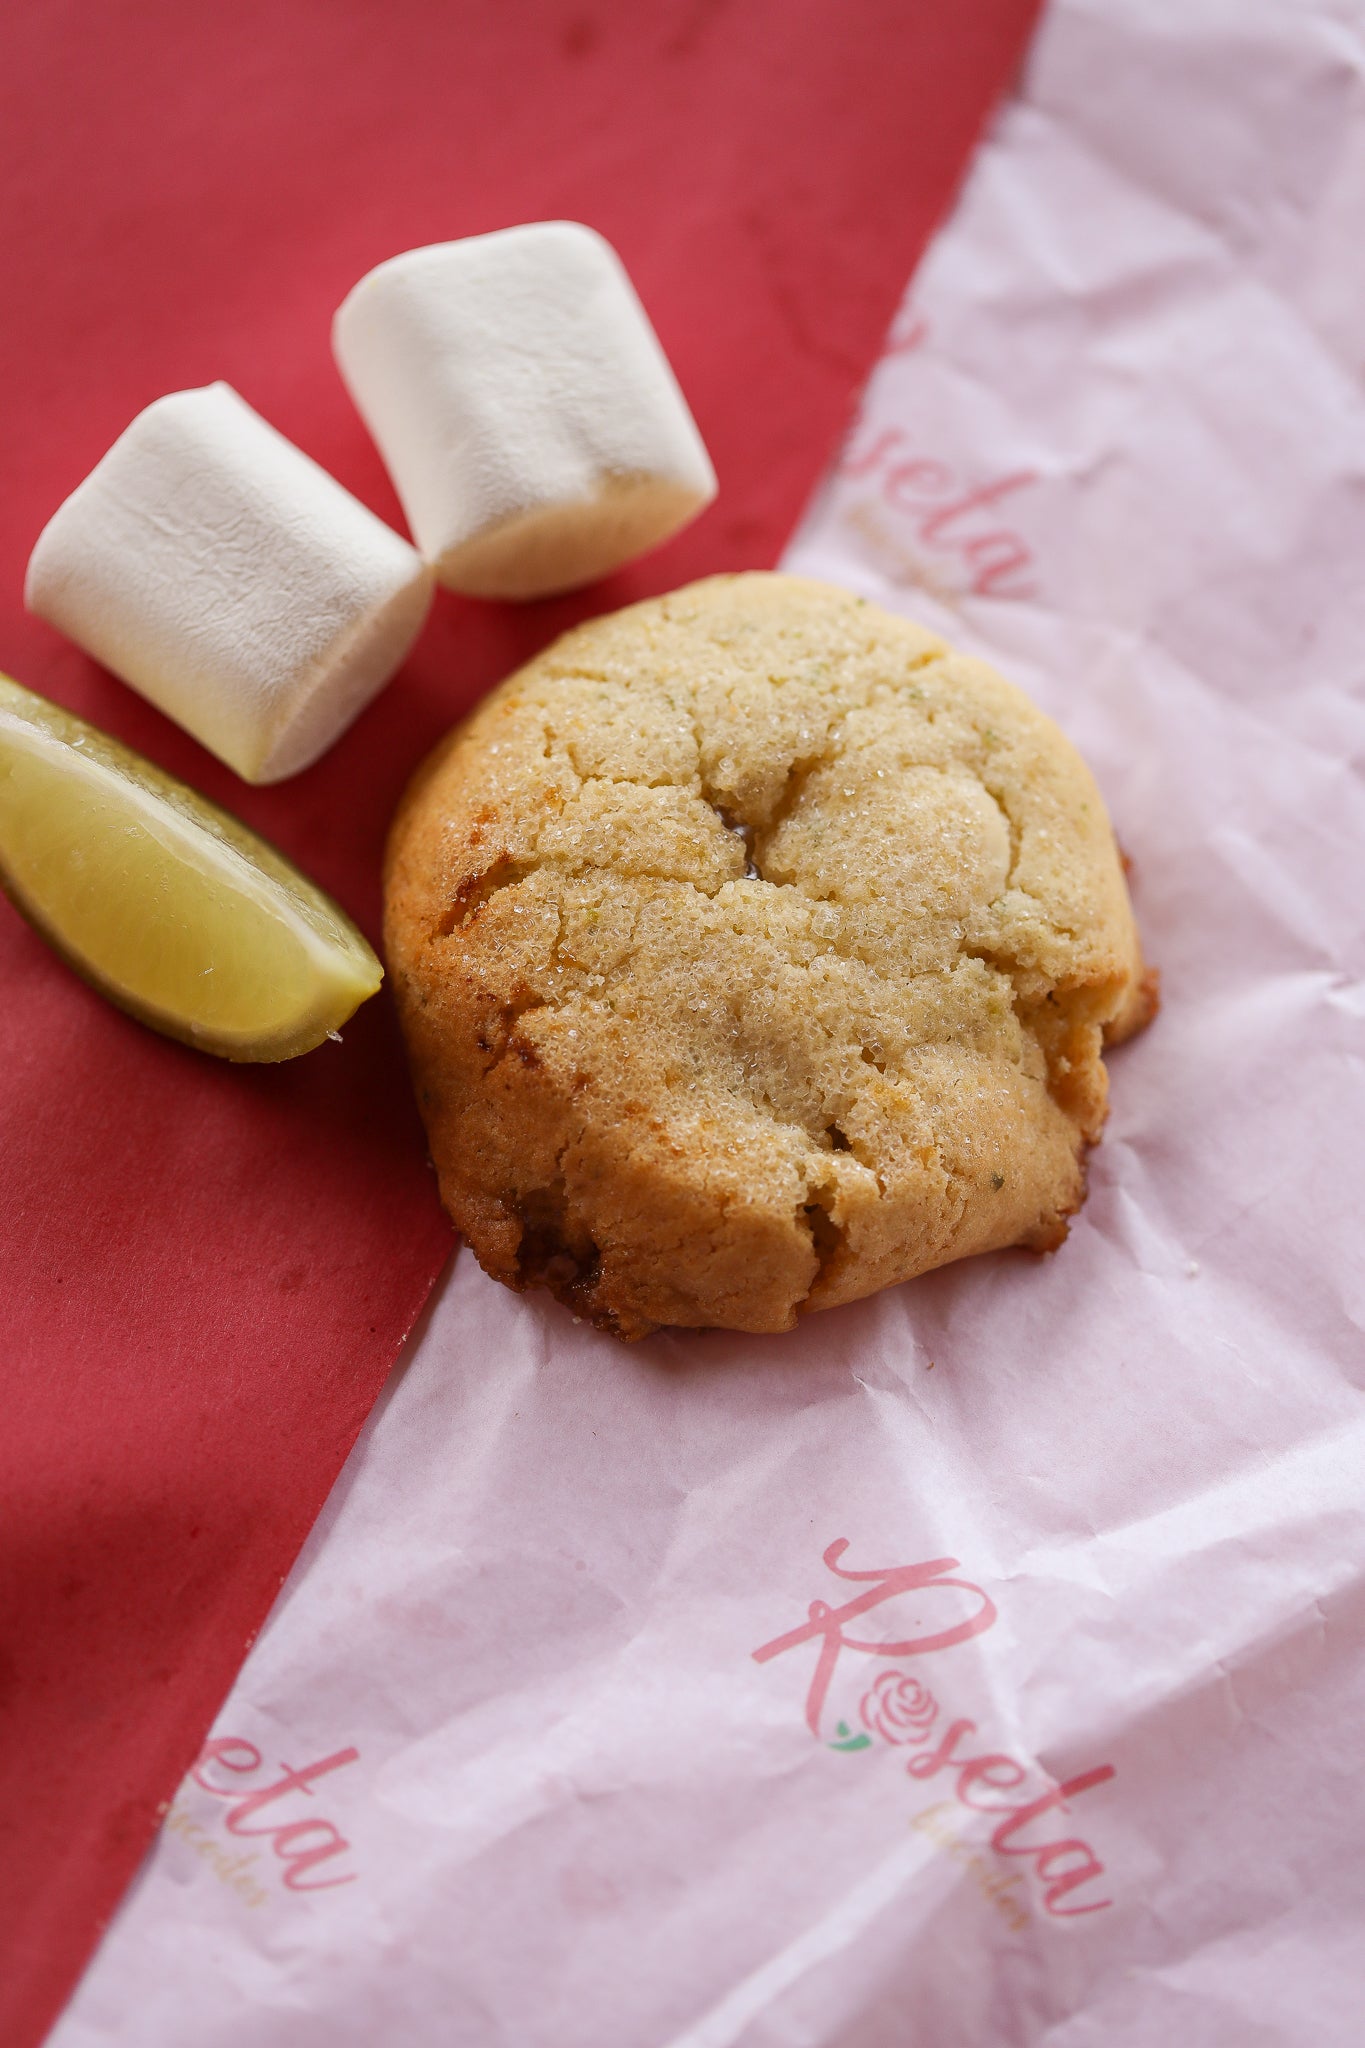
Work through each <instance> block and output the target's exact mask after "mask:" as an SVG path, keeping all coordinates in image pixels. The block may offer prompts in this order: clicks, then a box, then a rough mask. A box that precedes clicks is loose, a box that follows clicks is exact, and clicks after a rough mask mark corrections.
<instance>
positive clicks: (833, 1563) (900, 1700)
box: [753, 1537, 1115, 1919]
mask: <svg viewBox="0 0 1365 2048" xmlns="http://www.w3.org/2000/svg"><path fill="white" fill-rule="evenodd" d="M847 1549H848V1539H847V1538H846V1537H841V1538H840V1540H839V1541H838V1542H837V1543H831V1544H830V1546H829V1548H828V1550H826V1551H825V1553H824V1563H825V1565H826V1566H827V1568H828V1569H829V1570H830V1571H832V1572H833V1573H834V1575H835V1577H836V1578H840V1579H844V1580H853V1581H858V1582H860V1583H862V1584H864V1585H865V1586H866V1591H864V1592H861V1593H858V1594H855V1595H854V1596H853V1597H852V1598H850V1599H848V1600H846V1601H844V1602H843V1604H842V1605H841V1606H838V1607H834V1606H831V1605H830V1603H829V1602H828V1601H826V1600H812V1601H811V1603H810V1606H809V1608H808V1609H807V1617H808V1618H807V1620H806V1621H804V1622H803V1623H802V1624H801V1625H800V1627H799V1628H794V1629H789V1630H788V1631H787V1633H786V1634H785V1635H781V1636H775V1637H774V1638H773V1640H772V1641H771V1642H770V1643H764V1644H762V1645H761V1647H760V1648H759V1649H757V1650H755V1651H754V1652H753V1656H754V1661H755V1662H756V1663H759V1664H766V1663H767V1662H768V1661H769V1659H770V1658H773V1657H780V1656H782V1655H784V1654H785V1653H786V1652H787V1651H788V1650H795V1649H799V1648H800V1647H801V1646H802V1645H803V1644H805V1643H818V1645H819V1649H818V1652H817V1656H816V1665H815V1670H814V1672H813V1674H812V1676H811V1681H810V1689H809V1691H808V1692H807V1695H806V1724H807V1726H808V1727H809V1729H810V1731H811V1733H812V1735H814V1736H816V1737H817V1738H819V1737H820V1730H821V1715H822V1713H823V1710H824V1706H825V1702H826V1700H827V1699H828V1696H829V1690H830V1686H831V1684H832V1683H833V1680H834V1673H835V1669H836V1667H837V1665H838V1662H839V1658H840V1656H841V1655H842V1653H843V1652H844V1651H845V1650H851V1651H854V1652H859V1653H861V1654H863V1655H865V1656H874V1657H877V1658H884V1657H887V1658H889V1657H912V1656H916V1657H917V1656H926V1655H928V1654H929V1653H931V1652H932V1651H936V1650H948V1649H951V1648H953V1646H954V1645H955V1644H958V1643H965V1642H968V1641H970V1639H971V1638H972V1637H973V1636H979V1635H982V1634H984V1632H985V1631H986V1630H987V1629H988V1628H990V1627H991V1626H992V1624H993V1623H994V1622H995V1620H996V1614H997V1610H996V1607H995V1603H994V1602H993V1601H992V1600H991V1598H990V1597H989V1595H988V1594H987V1593H986V1592H985V1591H984V1590H983V1589H982V1588H981V1587H980V1586H978V1585H975V1584H974V1583H973V1582H972V1580H970V1579H963V1578H956V1577H953V1576H952V1574H954V1573H955V1572H957V1571H958V1570H959V1568H960V1567H959V1564H958V1560H957V1559H956V1558H955V1557H936V1558H931V1559H930V1560H929V1561H928V1562H927V1563H925V1564H912V1565H894V1566H892V1567H891V1568H890V1569H889V1570H885V1571H866V1572H855V1571H846V1570H845V1569H844V1568H843V1566H842V1565H841V1564H840V1562H839V1560H840V1558H841V1557H842V1556H843V1554H844V1552H845V1551H846V1550H847ZM943 1592H955V1593H957V1594H959V1595H960V1594H965V1595H966V1596H967V1598H968V1600H969V1602H970V1603H971V1611H970V1612H969V1613H968V1614H966V1615H965V1616H963V1617H962V1618H961V1619H959V1620H956V1621H952V1620H950V1619H948V1617H947V1616H944V1617H943V1619H944V1620H945V1622H946V1626H943V1627H939V1628H928V1629H925V1628H923V1627H915V1628H914V1629H913V1632H912V1633H909V1634H907V1635H905V1636H904V1637H902V1638H901V1639H900V1640H897V1641H894V1642H890V1641H885V1640H882V1641H875V1642H874V1641H869V1640H868V1639H867V1638H866V1637H865V1636H862V1635H853V1634H850V1633H849V1624H850V1623H853V1622H858V1621H860V1620H861V1617H862V1616H863V1615H865V1614H868V1613H870V1612H872V1610H873V1609H875V1608H877V1607H881V1606H883V1605H885V1603H886V1602H887V1601H890V1600H895V1599H899V1598H902V1597H903V1596H906V1595H910V1594H915V1595H918V1596H919V1599H920V1601H922V1600H923V1599H924V1597H925V1596H927V1595H929V1594H933V1593H943ZM918 1604H919V1602H918V1601H917V1605H918ZM958 1604H959V1605H960V1604H961V1603H960V1602H959V1603H958ZM938 1711H939V1710H938V1703H937V1701H936V1700H935V1699H934V1697H933V1695H932V1694H931V1693H929V1692H928V1691H926V1689H925V1688H924V1687H923V1686H921V1685H920V1684H919V1682H918V1681H917V1680H915V1679H912V1678H908V1677H906V1676H905V1675H903V1674H900V1673H897V1672H895V1671H885V1672H883V1673H882V1674H881V1676H880V1677H879V1678H878V1679H877V1680H876V1682H875V1683H874V1685H873V1687H872V1689H871V1690H870V1692H869V1693H868V1694H867V1695H866V1697H865V1698H864V1700H863V1704H862V1719H863V1724H864V1726H865V1727H867V1728H868V1729H870V1730H871V1731H872V1732H873V1733H874V1734H876V1735H878V1736H880V1737H881V1739H882V1740H883V1741H885V1742H887V1743H890V1744H893V1745H901V1744H905V1743H913V1744H919V1743H924V1742H927V1741H929V1740H930V1739H931V1724H932V1723H933V1721H934V1720H935V1719H936V1717H937V1715H938ZM976 1732H977V1730H976V1723H975V1722H974V1721H967V1720H958V1721H954V1722H952V1723H951V1725H950V1726H949V1727H948V1729H947V1730H946V1732H945V1733H943V1734H942V1735H940V1737H939V1739H938V1742H937V1745H936V1746H935V1747H934V1748H933V1749H927V1748H926V1749H921V1750H919V1752H918V1753H917V1754H916V1755H915V1756H912V1757H911V1758H909V1760H908V1761H907V1763H906V1766H905V1768H906V1771H907V1773H908V1775H909V1776H910V1777H912V1778H916V1779H928V1778H934V1777H937V1775H938V1774H939V1772H941V1771H951V1772H953V1773H954V1774H955V1775H954V1785H953V1789H954V1792H955V1794H956V1797H957V1800H958V1803H959V1805H961V1806H963V1807H965V1808H966V1809H967V1810H968V1812H971V1813H984V1814H992V1815H998V1816H999V1818H998V1820H997V1822H996V1826H995V1829H994V1832H993V1833H992V1835H991V1837H990V1846H991V1848H992V1849H994V1850H995V1851H996V1853H997V1854H998V1855H1000V1856H1019V1857H1025V1858H1028V1859H1029V1860H1031V1862H1032V1865H1033V1875H1034V1877H1035V1879H1036V1880H1037V1882H1038V1884H1039V1885H1040V1887H1041V1888H1042V1893H1043V1899H1042V1903H1043V1908H1044V1910H1045V1911H1046V1912H1047V1913H1049V1914H1051V1915H1052V1916H1053V1917H1054V1918H1056V1919H1071V1918H1074V1917H1075V1916H1077V1915H1078V1914H1082V1913H1098V1912H1100V1911H1101V1910H1102V1909H1103V1908H1104V1907H1106V1906H1109V1905H1111V1904H1112V1903H1113V1901H1112V1900H1110V1899H1094V1900H1088V1901H1086V1902H1084V1903H1078V1904H1070V1905H1066V1904H1063V1903H1062V1901H1063V1900H1065V1899H1067V1898H1068V1897H1069V1895H1070V1894H1071V1893H1073V1892H1075V1891H1077V1890H1078V1889H1079V1887H1080V1886H1081V1885H1085V1884H1089V1883H1090V1882H1091V1881H1092V1880H1093V1879H1095V1878H1097V1877H1102V1876H1103V1875H1104V1865H1103V1864H1102V1863H1101V1862H1100V1860H1099V1858H1098V1857H1097V1856H1096V1854H1095V1852H1094V1850H1093V1849H1092V1848H1091V1847H1090V1844H1089V1843H1088V1842H1085V1841H1082V1840H1081V1839H1080V1838H1079V1837H1077V1836H1066V1837H1065V1838H1063V1839H1060V1840H1048V1839H1042V1840H1039V1838H1038V1833H1037V1829H1036V1823H1037V1822H1038V1821H1040V1820H1041V1819H1042V1818H1043V1816H1044V1815H1045V1814H1051V1813H1058V1812H1060V1813H1064V1814H1065V1813H1069V1812H1070V1801H1071V1800H1073V1799H1076V1798H1079V1796H1080V1795H1081V1793H1083V1792H1088V1791H1090V1790H1091V1789H1092V1788H1093V1787H1094V1786H1096V1785H1103V1784H1106V1783H1107V1782H1108V1781H1109V1779H1111V1778H1112V1777H1113V1776H1114V1775H1115V1773H1114V1767H1113V1765H1112V1764H1101V1765H1099V1766H1098V1767H1097V1768H1096V1769H1094V1770H1090V1771H1082V1772H1081V1773H1080V1774H1079V1775H1078V1776H1076V1777H1074V1778H1068V1779H1066V1780H1065V1781H1064V1782H1063V1783H1062V1784H1058V1785H1052V1786H1050V1787H1049V1789H1048V1790H1046V1791H1044V1792H1042V1793H1040V1794H1039V1795H1038V1796H1037V1797H1035V1798H1032V1799H1030V1798H1027V1797H1026V1798H1024V1799H1022V1800H1019V1801H1013V1800H1009V1799H1004V1800H1001V1799H994V1798H990V1797H983V1796H982V1795H983V1793H986V1794H990V1793H1008V1792H1014V1791H1018V1790H1019V1788H1020V1787H1021V1786H1024V1785H1025V1784H1026V1782H1027V1780H1028V1778H1029V1776H1030V1769H1029V1767H1028V1766H1026V1765H1024V1764H1021V1763H1020V1762H1019V1761H1018V1760H1017V1759H1016V1758H1015V1757H1012V1756H1006V1755H1004V1754H1003V1753H1002V1752H1000V1751H996V1750H992V1751H989V1752H987V1753H985V1754H984V1755H981V1756H969V1755H964V1754H963V1753H962V1745H963V1744H964V1743H965V1742H966V1741H967V1739H968V1738H969V1737H970V1736H973V1735H975V1734H976ZM839 1733H840V1735H841V1736H847V1734H848V1729H847V1726H846V1724H845V1723H843V1722H840V1724H839ZM866 1743H867V1737H866V1736H859V1737H856V1738H854V1739H853V1740H851V1741H848V1740H845V1741H837V1742H834V1743H831V1744H830V1747H831V1748H833V1749H840V1750H854V1749H858V1748H862V1747H864V1746H865V1745H866Z"/></svg>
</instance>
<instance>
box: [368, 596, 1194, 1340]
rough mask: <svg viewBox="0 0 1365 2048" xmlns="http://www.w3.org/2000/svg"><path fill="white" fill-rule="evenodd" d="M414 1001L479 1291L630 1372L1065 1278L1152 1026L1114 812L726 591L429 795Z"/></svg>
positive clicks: (428, 1096)
mask: <svg viewBox="0 0 1365 2048" xmlns="http://www.w3.org/2000/svg"><path fill="white" fill-rule="evenodd" d="M385 941H386V949H387V953H388V962H389V968H390V973H391V975H392V979H393V987H394V991H395V994H396V997H397V1001H398V1005H399V1012H400V1015H401V1018H402V1022H403V1028H404V1033H405V1036H406V1039H407V1043H408V1048H409V1054H410V1058H411V1064H412V1071H413V1077H414V1082H415V1085H416V1089H417V1096H418V1101H419V1104H420V1107H421V1111H422V1115H423V1118H424V1120H425V1123H426V1127H427V1132H428V1136H429V1140H430V1144H431V1153H432V1158H433V1160H434V1162H435V1165H436V1168H437V1172H438V1174H439V1176H440V1184H441V1194H442V1198H443V1200H444V1202H445V1205H446V1207H447V1209H448V1210H449V1212H450V1215H451V1217H452V1219H453V1220H454V1222H455V1224H456V1225H457V1227H458V1228H459V1229H460V1230H461V1231H462V1232H463V1233H464V1235H465V1236H466V1237H467V1238H468V1240H469V1243H470V1245H471V1246H472V1248H473V1250H474V1252H475V1253H476V1255H477V1257H478V1258H479V1260H480V1262H481V1263H482V1264H483V1266H484V1267H485V1268H486V1269H487V1271H488V1272H489V1273H491V1274H492V1275H493V1276H494V1277H495V1278H497V1279H499V1280H502V1281H505V1282H506V1283H507V1284H508V1285H509V1286H512V1287H530V1286H546V1287H549V1288H550V1289H551V1290H552V1291H553V1292H554V1293H555V1294H556V1295H557V1296H558V1297H559V1298H560V1300H562V1301H564V1302H566V1303H567V1304H568V1305H569V1306H570V1307H571V1308H572V1309H573V1310H574V1311H575V1312H576V1313H577V1314H579V1315H582V1316H585V1317H588V1318H590V1319H591V1320H592V1321H594V1322H595V1323H597V1324H599V1325H600V1326H601V1327H603V1328H606V1329H609V1330H612V1331H613V1332H615V1333H616V1334H617V1335H619V1336H622V1337H628V1338H633V1337H640V1336H643V1335H645V1334H647V1333H648V1332H649V1331H651V1330H653V1329H655V1328H657V1327H659V1326H660V1325H664V1324H676V1325H685V1326H691V1327H701V1326H707V1325H712V1326H717V1325H718V1326H721V1327H725V1328H731V1329H738V1330H749V1331H774V1330H784V1329H789V1328H790V1327H791V1326H792V1325H793V1323H794V1322H795V1320H796V1318H797V1316H798V1315H801V1314H806V1313H808V1312H810V1311H811V1310H813V1309H817V1308H826V1307H831V1306H833V1305H834V1304H836V1303H839V1302H846V1301H852V1300H855V1299H857V1298H858V1297H859V1296H862V1295H866V1294H870V1293H872V1292H873V1291H874V1290H876V1289H878V1288H881V1287H886V1286H890V1285H892V1284H894V1283H896V1282H898V1281H902V1280H908V1279H911V1278H913V1277H914V1276H915V1275H916V1274H918V1273H923V1272H926V1271H927V1270H929V1269H930V1268H931V1267H934V1266H941V1265H943V1264H945V1263H946V1262H947V1261H949V1260H951V1259H958V1258H963V1257H966V1256H967V1255H968V1254H970V1253H973V1252H980V1251H986V1250H991V1249H995V1248H999V1247H1003V1246H1006V1245H1026V1246H1030V1247H1032V1248H1035V1249H1051V1248H1052V1247H1054V1246H1055V1245H1057V1244H1059V1243H1060V1242H1061V1240H1062V1239H1063V1237H1064V1236H1065V1235H1066V1219H1067V1217H1068V1216H1070V1215H1071V1214H1073V1213H1074V1212H1075V1211H1076V1209H1077V1208H1079V1206H1080V1203H1081V1201H1082V1200H1083V1198H1084V1176H1083V1154H1084V1149H1085V1147H1086V1146H1087V1145H1088V1144H1092V1143H1094V1142H1095V1140H1096V1139H1097V1138H1098V1136H1099V1133H1100V1127H1101V1125H1102V1123H1103V1120H1104V1115H1105V1105H1106V1077H1105V1070H1104V1065H1103V1061H1102V1059H1101V1056H1100V1055H1101V1045H1102V1041H1103V1040H1104V1037H1105V1035H1106V1033H1107V1034H1108V1035H1109V1036H1110V1037H1111V1038H1114V1037H1119V1036H1126V1035H1129V1034H1130V1033H1131V1032H1132V1031H1133V1030H1135V1029H1137V1028H1138V1027H1139V1025H1140V1024H1141V1023H1143V1022H1145V1021H1146V1018H1147V1016H1148V1015H1150V1013H1151V1009H1152V1007H1153V1006H1154V1001H1155V985H1154V979H1153V977H1152V976H1150V975H1149V974H1148V973H1147V972H1146V970H1145V969H1144V966H1143V962H1142V957H1141V952H1140V948H1139V943H1138V937H1137V931H1136V928H1135V925H1134V921H1133V916H1132V911H1131V908H1130V906H1129V901H1128V892H1127V888H1126V885H1125V882H1124V877H1123V871H1122V867H1121V864H1120V859H1119V855H1118V852H1117V849H1116V847H1115V844H1114V838H1113V834H1112V831H1111V829H1110V825H1109V820H1108V817H1107V815H1106V812H1105V808H1104V804H1103V801H1102V799H1101V797H1100V795H1099V792H1098V790H1097V789H1096V787H1095V784H1094V781H1093V779H1092V777H1091V775H1090V773H1089V771H1088V769H1087V768H1086V767H1085V765H1084V763H1083V762H1082V761H1081V759H1080V757H1079V755H1078V754H1077V753H1076V751H1075V749H1074V748H1073V747H1072V745H1071V744H1070V742H1069V741H1068V740H1067V739H1066V738H1065V737H1064V735H1063V734H1062V733H1061V732H1060V731H1059V730H1058V729H1057V727H1056V726H1055V725H1053V724H1052V722H1051V721H1050V720H1049V719H1047V718H1045V717H1044V716H1043V715H1042V713H1041V712H1039V711H1038V710H1036V709H1035V707H1034V706H1033V705H1032V704H1031V703H1030V702H1029V701H1028V699H1027V698H1026V697H1025V696H1024V695H1023V694H1022V693H1021V692H1020V691H1019V690H1017V689H1016V688H1014V687H1013V685H1011V684H1010V683H1007V682H1005V681H1004V680H1003V679H1002V678H1001V677H1000V676H998V675H996V674H995V673H994V671H993V670H991V669H989V668H988V667H986V666H985V665H984V664H983V663H981V662H979V661H975V660H972V659H970V658H968V657H967V656H964V655H961V654H958V653H955V652H953V651H952V650H951V649H950V648H949V647H947V646H946V645H945V644H944V643H943V642H942V641H940V640H938V639H937V638H936V637H935V636H934V635H932V634H931V633H928V632H926V631H924V630H923V629H922V628H920V627H918V626H915V625H912V624H910V623H909V622H907V621H906V620H904V619H900V618H897V617H894V616H893V615H891V614H889V613H886V612H884V611H881V610H879V609H878V608H876V607H874V606H873V605H871V604H868V603H866V602H865V601H863V600H861V599H858V598H855V597H852V596H850V595H849V594H848V593H847V592H845V591H841V590H835V589H832V588H829V587H827V586H825V585H823V584H818V583H813V582H809V581H806V580H804V579H800V578H795V577H788V576H777V575H761V574H753V575H742V576H733V577H715V578H711V579H709V580H708V581H706V582H703V583H697V584H693V585H691V586H689V587H688V588H686V589H684V590H680V591H677V592H675V593H673V594H672V595H671V596H669V597H666V598H660V599H655V600H652V601H650V602H648V603H645V604H640V605H635V606H633V607H631V608H630V609H629V610H627V611H623V612H618V613H616V614H614V615H613V616H611V617H608V618H602V619H597V620H594V621H592V622H591V623H590V624H588V625H585V626H581V627H579V628H578V629H577V630H576V631H574V632H572V633H569V634H568V635H566V636H565V637H564V638H563V639H562V640H560V641H558V642H557V643H556V645H555V646H553V647H552V648H550V649H549V650H548V651H547V652H546V653H545V654H543V655H541V656H540V657H539V659H538V660H536V661H533V662H532V663H530V665H529V666H528V667H526V668H524V669H522V670H520V671H519V672H518V673H517V674H516V675H514V676H512V677H511V678H510V679H509V680H508V681H507V682H506V683H504V684H503V685H502V687H501V688H500V689H498V690H496V691H495V692H494V693H493V694H492V695H491V696H490V697H489V698H487V699H486V700H485V701H484V703H483V704H481V705H480V706H479V708H478V709H477V710H476V711H475V712H474V714H473V715H472V717H470V718H469V719H467V720H466V721H465V723H464V724H463V725H461V726H459V727H457V728H456V730H455V731H454V732H452V733H451V734H450V735H448V737H447V738H446V739H445V740H444V741H443V742H442V744H441V745H440V746H439V747H438V748H437V750H436V751H435V753H434V754H433V755H432V756H431V757H430V758H429V760H428V761H427V762H426V763H425V764H424V766H423V767H422V768H421V769H420V770H419V772H418V774H417V776H416V777H415V779H414V781H413V783H412V785H411V787H410V788H409V790H408V791H407V793H406V795H405V797H404V799H403V802H402V804H401V806H400V809H399V811H398V815H397V817H396V819H395V821H394V825H393V830H392V833H391V836H390V843H389V853H388V861H387V867H386V877H385Z"/></svg>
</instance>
